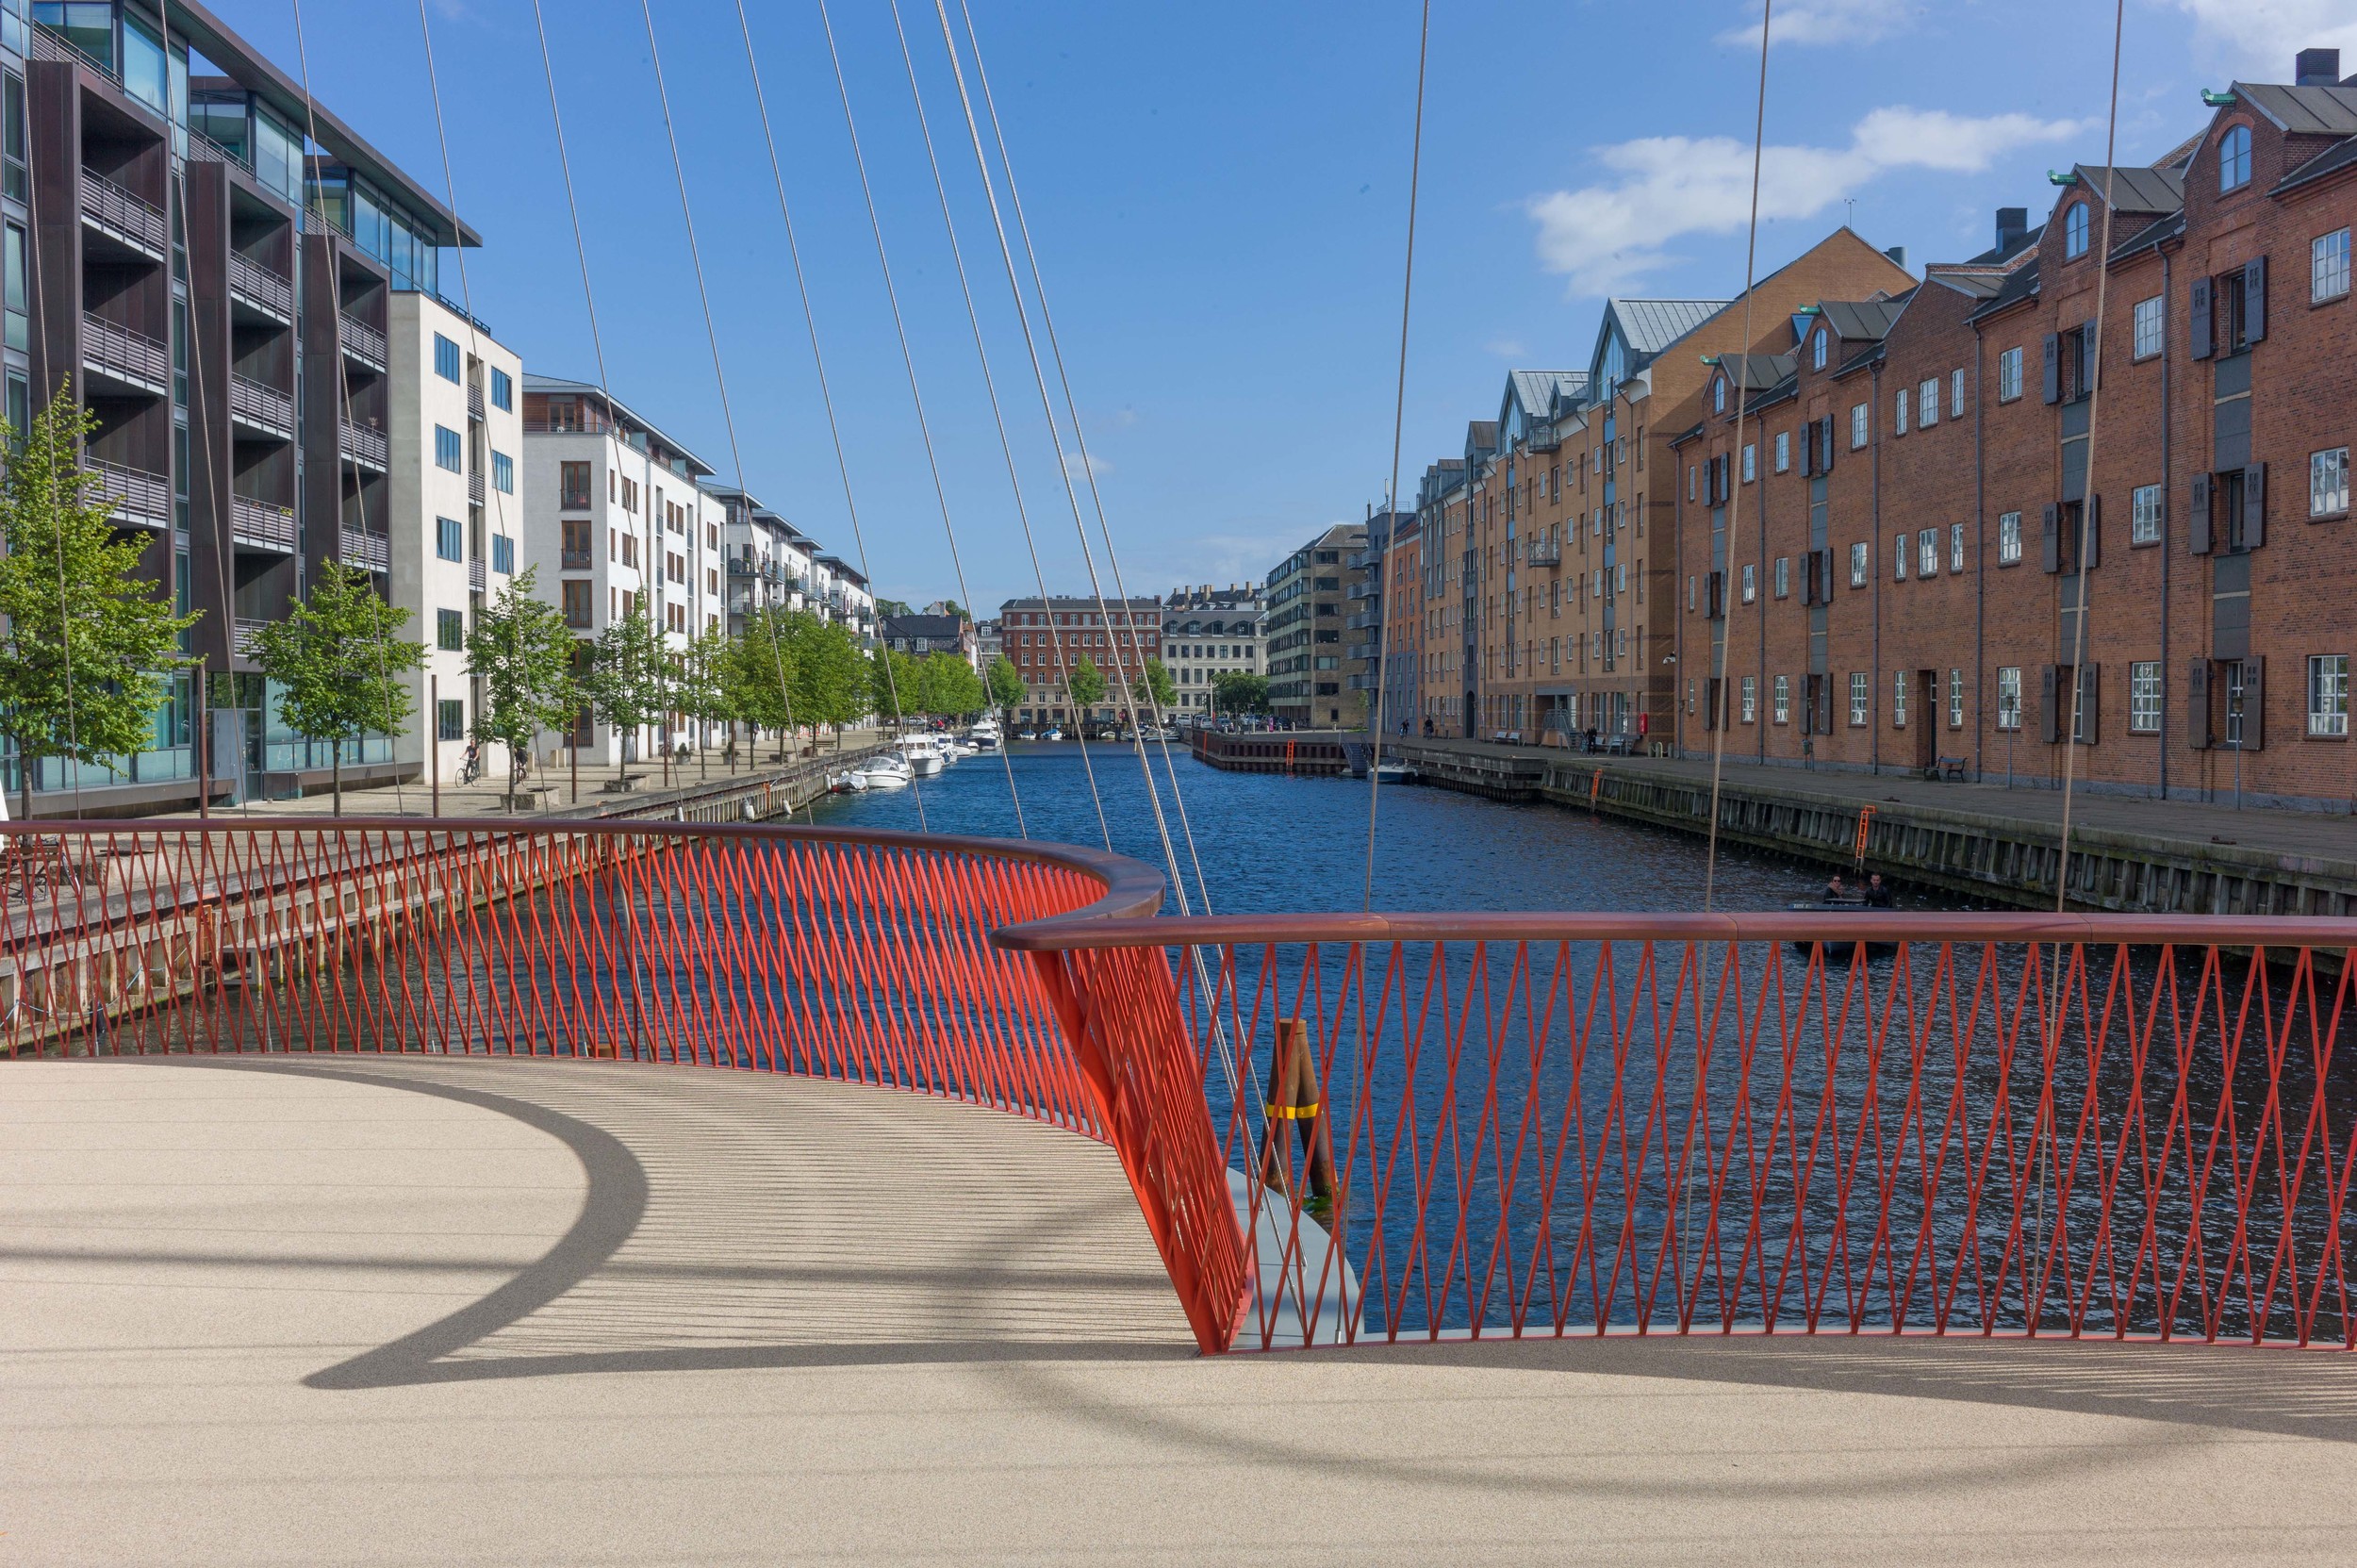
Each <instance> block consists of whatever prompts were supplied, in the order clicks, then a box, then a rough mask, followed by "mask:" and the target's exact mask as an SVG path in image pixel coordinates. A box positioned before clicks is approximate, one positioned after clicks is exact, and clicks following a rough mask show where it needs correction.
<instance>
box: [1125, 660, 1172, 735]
mask: <svg viewBox="0 0 2357 1568" xmlns="http://www.w3.org/2000/svg"><path fill="white" fill-rule="evenodd" d="M1133 691H1134V695H1135V696H1136V697H1137V700H1138V701H1141V702H1151V703H1152V704H1153V705H1154V718H1155V720H1156V721H1157V722H1160V721H1161V719H1162V715H1163V714H1165V713H1167V712H1169V711H1170V710H1171V709H1172V708H1175V707H1177V706H1178V682H1176V681H1174V680H1172V679H1171V678H1170V667H1169V666H1168V665H1166V664H1164V663H1162V660H1160V659H1147V660H1146V674H1145V675H1144V676H1143V677H1142V678H1141V679H1139V680H1138V681H1136V682H1135V683H1133Z"/></svg>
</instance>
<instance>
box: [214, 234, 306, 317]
mask: <svg viewBox="0 0 2357 1568" xmlns="http://www.w3.org/2000/svg"><path fill="white" fill-rule="evenodd" d="M229 298H230V301H231V303H232V304H236V305H244V306H245V307H246V308H247V309H249V310H252V311H255V312H257V313H259V314H261V315H264V316H268V317H270V318H271V319H272V320H273V321H275V322H279V323H280V324H281V325H285V324H286V323H288V322H292V321H293V320H294V285H293V284H292V283H291V282H289V281H288V279H286V278H285V277H282V276H280V275H279V274H278V273H277V272H272V270H271V269H270V268H268V267H265V266H263V265H262V264H261V263H260V262H258V261H256V260H255V259H254V258H253V257H252V256H247V255H245V254H244V253H242V252H239V251H231V252H230V253H229Z"/></svg>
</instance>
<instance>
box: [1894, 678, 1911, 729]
mask: <svg viewBox="0 0 2357 1568" xmlns="http://www.w3.org/2000/svg"><path fill="white" fill-rule="evenodd" d="M1890 727H1891V728H1892V729H1894V730H1904V729H1905V728H1906V727H1907V672H1906V671H1905V670H1904V669H1894V670H1892V671H1891V672H1890Z"/></svg>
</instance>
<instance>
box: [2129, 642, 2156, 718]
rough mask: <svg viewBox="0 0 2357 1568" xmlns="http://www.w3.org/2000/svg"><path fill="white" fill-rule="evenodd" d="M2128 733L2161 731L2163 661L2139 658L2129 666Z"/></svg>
mask: <svg viewBox="0 0 2357 1568" xmlns="http://www.w3.org/2000/svg"><path fill="white" fill-rule="evenodd" d="M2128 733H2129V734H2135V735H2156V734H2160V733H2161V663H2160V661H2159V660H2158V659H2137V660H2134V662H2132V663H2131V664H2130V665H2129V666H2128Z"/></svg>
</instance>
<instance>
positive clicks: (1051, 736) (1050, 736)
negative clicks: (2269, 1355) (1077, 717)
mask: <svg viewBox="0 0 2357 1568" xmlns="http://www.w3.org/2000/svg"><path fill="white" fill-rule="evenodd" d="M1039 738H1040V739H1042V740H1062V739H1063V731H1062V730H1049V731H1048V732H1047V734H1043V735H1041V736H1040V737H1039Z"/></svg>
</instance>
